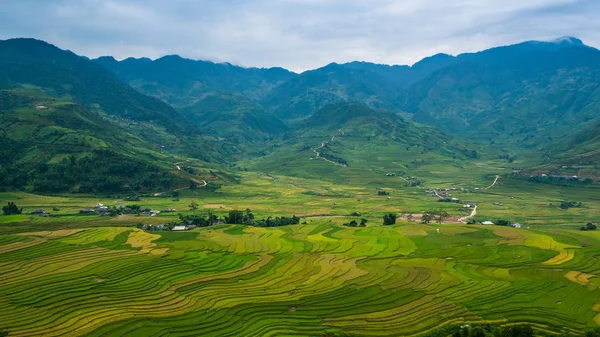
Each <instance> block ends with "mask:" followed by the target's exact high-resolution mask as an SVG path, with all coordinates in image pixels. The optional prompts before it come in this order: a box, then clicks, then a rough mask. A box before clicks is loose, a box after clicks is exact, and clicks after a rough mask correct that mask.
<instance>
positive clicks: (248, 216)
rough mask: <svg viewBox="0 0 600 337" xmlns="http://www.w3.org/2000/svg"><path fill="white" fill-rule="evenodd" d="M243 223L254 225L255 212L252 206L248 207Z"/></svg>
mask: <svg viewBox="0 0 600 337" xmlns="http://www.w3.org/2000/svg"><path fill="white" fill-rule="evenodd" d="M242 223H243V224H245V225H252V224H253V223H254V214H252V210H251V209H250V208H246V214H244V217H243V219H242Z"/></svg>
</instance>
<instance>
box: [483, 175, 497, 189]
mask: <svg viewBox="0 0 600 337" xmlns="http://www.w3.org/2000/svg"><path fill="white" fill-rule="evenodd" d="M498 179H500V175H496V179H494V182H493V183H492V184H491V185H490V186H488V187H486V188H484V190H489V189H490V188H492V187H494V185H496V183H497V182H498Z"/></svg>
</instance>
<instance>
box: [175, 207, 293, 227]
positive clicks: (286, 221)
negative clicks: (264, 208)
mask: <svg viewBox="0 0 600 337" xmlns="http://www.w3.org/2000/svg"><path fill="white" fill-rule="evenodd" d="M299 223H300V218H299V217H297V216H295V215H293V216H291V217H286V216H282V217H272V216H269V217H267V218H265V219H256V218H255V217H254V214H253V213H252V210H250V209H249V208H247V209H246V210H245V211H240V210H237V209H235V210H231V211H229V212H228V213H227V215H225V216H223V218H222V219H221V218H219V217H218V216H217V215H215V214H213V213H212V212H209V213H208V214H193V215H181V214H180V215H179V221H178V222H176V223H171V224H169V226H170V227H173V226H195V227H208V226H214V225H217V224H232V225H247V226H255V227H281V226H289V225H297V224H299Z"/></svg>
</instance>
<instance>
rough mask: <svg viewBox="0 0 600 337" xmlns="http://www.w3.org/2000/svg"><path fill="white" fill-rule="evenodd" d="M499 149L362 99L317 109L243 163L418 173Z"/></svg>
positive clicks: (350, 173) (296, 170) (290, 169)
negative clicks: (265, 151)
mask: <svg viewBox="0 0 600 337" xmlns="http://www.w3.org/2000/svg"><path fill="white" fill-rule="evenodd" d="M499 155H501V151H497V150H494V149H491V148H489V147H486V146H481V145H479V144H474V143H469V142H463V141H460V140H457V139H455V138H453V137H451V136H449V135H447V134H445V133H443V132H440V131H439V130H437V129H435V128H432V127H429V126H425V125H420V124H415V123H412V122H409V121H406V120H404V119H402V118H401V117H399V116H398V115H397V114H395V113H393V112H389V111H383V110H374V109H371V108H369V107H367V106H365V105H363V104H359V103H338V104H331V105H327V106H325V107H322V108H321V109H318V110H317V111H315V112H314V113H313V114H311V117H309V118H308V119H307V120H305V121H304V122H302V123H301V124H299V125H298V126H297V127H296V128H295V129H294V130H293V132H291V133H288V134H286V135H285V136H284V137H283V139H282V140H281V141H276V142H273V143H272V147H271V153H269V154H268V155H267V156H265V157H261V158H258V159H255V160H252V161H249V162H246V163H241V164H240V165H242V166H244V167H249V168H250V169H253V170H258V171H262V172H274V173H278V174H286V175H292V176H302V177H310V176H313V177H314V176H320V177H323V179H337V180H339V179H340V178H341V177H346V178H347V179H350V177H356V176H357V175H362V176H364V174H365V172H369V175H370V176H372V174H373V173H375V175H380V176H384V175H385V174H386V173H390V172H398V173H400V172H404V173H407V172H414V171H415V170H421V169H425V167H429V168H430V169H431V168H432V167H435V166H437V165H445V166H452V167H454V168H460V167H463V166H464V165H469V162H470V161H471V160H475V159H478V158H480V157H481V156H485V157H488V156H499Z"/></svg>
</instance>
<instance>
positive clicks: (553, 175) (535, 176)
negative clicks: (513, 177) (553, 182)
mask: <svg viewBox="0 0 600 337" xmlns="http://www.w3.org/2000/svg"><path fill="white" fill-rule="evenodd" d="M529 177H530V178H558V179H560V178H562V179H575V180H577V179H579V177H578V176H560V175H556V174H550V175H548V174H545V173H542V174H532V175H530V176H529Z"/></svg>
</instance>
